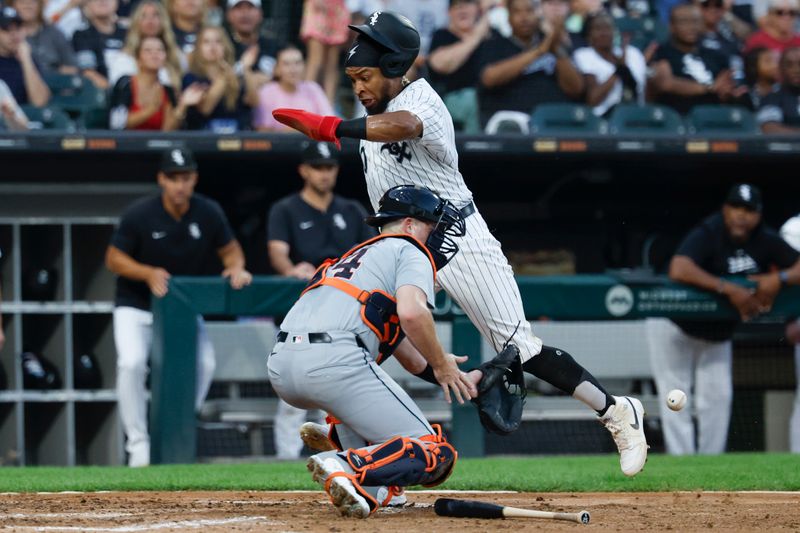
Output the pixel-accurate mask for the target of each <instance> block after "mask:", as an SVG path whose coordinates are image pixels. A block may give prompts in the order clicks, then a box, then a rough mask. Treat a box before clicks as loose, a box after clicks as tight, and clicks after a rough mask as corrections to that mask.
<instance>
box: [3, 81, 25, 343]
mask: <svg viewBox="0 0 800 533" xmlns="http://www.w3.org/2000/svg"><path fill="white" fill-rule="evenodd" d="M0 129H7V130H12V131H23V130H27V129H28V117H26V116H25V113H24V112H23V111H22V109H20V107H19V104H17V101H16V100H15V99H14V95H13V94H11V89H9V88H8V85H6V82H4V81H3V80H0ZM0 320H1V318H0ZM2 329H3V326H2V322H0V330H2ZM1 335H2V331H0V336H1ZM0 341H2V338H0ZM2 347H3V346H2V342H0V348H2Z"/></svg>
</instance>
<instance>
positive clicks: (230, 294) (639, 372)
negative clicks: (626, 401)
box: [150, 275, 800, 464]
mask: <svg viewBox="0 0 800 533" xmlns="http://www.w3.org/2000/svg"><path fill="white" fill-rule="evenodd" d="M731 281H736V282H740V283H746V282H745V281H743V280H731ZM518 283H519V286H520V292H521V293H522V298H523V303H524V306H525V313H526V315H527V316H528V317H529V318H536V319H537V323H536V324H535V325H534V329H535V331H536V332H537V334H538V335H540V336H541V337H543V338H545V339H547V343H548V344H551V345H555V346H559V347H561V348H564V349H565V350H567V351H569V352H570V353H572V354H573V355H574V356H575V357H576V358H577V359H578V360H579V361H580V362H581V364H583V365H584V366H585V367H586V368H587V369H589V370H590V371H591V372H592V373H593V374H595V375H596V376H597V377H598V379H600V380H601V381H603V382H605V383H608V380H610V379H622V380H623V381H625V382H628V383H630V382H631V380H638V379H646V378H648V377H649V376H650V370H649V360H648V358H647V357H646V353H647V352H646V348H644V347H643V345H642V344H638V343H640V342H644V339H643V335H641V334H640V332H639V330H638V329H637V328H639V327H643V321H642V319H644V318H647V317H650V316H667V317H680V318H696V319H709V318H717V319H719V318H729V317H732V316H734V311H733V309H732V308H731V307H730V306H729V305H728V303H727V301H725V300H722V299H720V298H718V297H717V295H715V294H711V293H706V292H703V291H697V290H694V289H692V288H688V287H684V286H680V285H675V284H672V283H670V282H668V281H666V280H665V279H664V278H652V279H643V278H635V279H625V278H624V277H620V276H619V275H617V276H599V275H598V276H594V275H584V276H541V277H519V278H518ZM302 287H303V284H302V282H298V281H293V280H287V279H285V278H274V277H260V278H256V279H255V280H254V282H253V285H251V286H250V287H247V288H245V289H243V290H241V291H234V290H232V289H231V288H230V287H229V285H228V284H227V283H226V281H225V280H223V279H221V278H217V277H214V278H181V277H176V278H173V279H172V280H171V281H170V292H169V293H168V294H167V296H166V297H164V298H161V299H154V300H153V313H154V327H153V331H154V342H153V355H152V360H151V371H152V372H151V392H152V403H151V409H150V426H151V454H152V457H151V459H152V461H153V463H155V464H158V463H186V462H194V461H195V460H196V431H197V427H196V417H195V412H194V406H193V400H192V398H194V388H195V380H194V379H193V378H194V375H195V370H194V369H195V353H194V351H195V347H196V335H197V330H196V328H197V323H196V320H195V316H196V314H197V313H200V314H216V315H227V316H277V315H283V314H285V313H286V312H287V311H288V309H289V308H290V307H291V305H292V304H293V303H294V301H295V300H296V298H297V296H298V294H299V293H300V291H301V290H302ZM440 296H444V297H445V298H444V301H443V302H441V303H442V305H437V309H436V310H435V315H436V317H437V319H438V320H447V321H450V322H451V323H452V326H450V328H451V331H450V335H447V334H446V332H442V333H441V334H442V336H443V339H447V338H451V339H452V345H451V346H449V348H450V349H451V350H452V351H453V352H454V353H457V354H465V355H470V356H471V360H470V362H469V363H468V365H470V364H473V365H474V364H478V363H479V361H480V354H481V352H482V350H481V348H480V346H481V342H482V341H481V338H480V335H479V334H478V332H477V330H475V328H474V327H473V326H472V325H471V324H470V323H469V320H468V319H467V318H466V317H465V316H464V315H463V313H462V312H461V311H460V310H459V309H457V308H456V307H455V306H454V305H453V304H452V302H449V301H448V300H447V298H446V295H444V294H443V293H440ZM437 303H439V302H437ZM798 315H800V287H789V288H786V289H784V290H782V291H781V293H780V294H779V296H778V299H777V300H776V302H775V305H774V306H773V310H772V316H798ZM553 318H557V319H559V320H563V321H564V322H553V321H551V320H550V319H553ZM601 320H602V321H606V322H604V323H602V324H596V323H595V322H596V321H601ZM581 322H583V323H581ZM439 327H440V328H441V327H442V326H441V325H440V326H439ZM576 327H581V328H590V329H589V330H585V329H584V330H581V331H580V332H578V331H577V330H575V329H574V328H576ZM591 328H600V329H598V330H597V331H596V333H595V334H592V333H591ZM212 329H213V328H212ZM238 333H239V334H238V335H236V334H234V336H233V337H232V339H231V338H229V339H228V340H225V341H220V342H221V344H220V345H219V346H218V356H217V360H218V365H219V366H218V376H223V375H225V374H224V373H228V374H227V375H228V376H233V377H237V376H238V377H241V376H242V375H243V374H246V375H247V377H248V378H251V377H252V376H265V374H266V372H265V370H264V361H265V357H266V354H267V351H268V349H269V347H271V345H272V343H271V339H272V338H274V326H273V329H272V330H271V331H267V330H264V331H258V332H255V333H254V336H253V338H252V339H251V343H250V346H252V347H251V348H246V350H245V342H246V341H245V335H244V334H243V333H242V331H239V332H238ZM251 333H252V332H251ZM216 335H218V334H217V333H216V332H214V333H212V336H216ZM220 335H222V334H220ZM595 335H596V336H595ZM602 338H606V339H608V341H606V342H599V341H598V339H602ZM611 341H614V342H611ZM215 342H217V341H216V340H215ZM615 342H616V344H615ZM262 343H263V347H260V346H261V345H262ZM231 345H233V346H237V345H239V346H240V347H241V348H242V350H243V352H242V353H245V352H246V353H247V354H249V355H247V356H246V357H247V358H248V359H249V363H248V364H249V365H251V366H247V367H246V366H244V363H242V362H241V360H240V359H239V357H240V356H238V355H237V356H233V357H230V358H228V357H226V354H225V352H226V351H228V348H227V347H229V346H231ZM256 350H259V352H258V353H257V354H256V356H255V357H253V356H252V352H253V351H256ZM483 352H484V356H486V355H487V354H488V355H490V356H491V354H492V353H493V352H492V351H489V352H487V351H486V348H484V350H483ZM231 353H235V350H233V351H232V352H231ZM166 354H169V357H167V356H166ZM624 354H628V355H626V356H625V357H621V355H624ZM612 355H613V356H612ZM226 359H229V360H230V362H231V364H230V365H228V364H227V362H226ZM237 361H239V362H237ZM389 363H390V362H387V364H389ZM391 363H392V364H396V362H391ZM244 369H247V370H244ZM387 371H389V373H390V374H392V375H395V376H398V377H399V378H401V381H403V380H408V379H410V380H412V381H410V382H407V383H408V384H409V386H410V387H411V388H412V390H413V389H414V388H415V387H423V388H422V389H420V391H414V392H415V394H414V396H415V397H416V396H422V394H421V392H423V391H424V390H425V389H424V387H428V388H431V389H434V390H435V387H434V386H430V385H427V384H424V383H423V384H417V383H414V382H419V380H418V379H417V378H415V377H412V376H408V375H407V374H405V373H404V371H402V370H401V369H399V368H395V369H393V368H392V367H391V366H389V367H387ZM230 372H233V374H231V373H230ZM401 374H402V375H401ZM412 383H413V384H412ZM404 384H405V383H404ZM609 388H610V390H611V392H614V393H625V392H628V391H627V390H620V389H618V388H617V387H616V386H609ZM230 390H231V391H233V392H235V390H236V389H235V386H234V385H231V389H230ZM418 392H419V394H418ZM637 395H639V396H642V395H641V394H639V393H637ZM529 398H530V399H529V401H528V405H527V407H526V410H525V415H524V417H525V419H528V420H538V419H542V418H543V417H554V418H555V417H559V418H562V419H563V418H569V417H577V418H591V417H592V416H593V414H592V413H591V411H589V410H588V409H585V408H584V407H583V406H581V405H579V404H578V403H577V402H576V401H575V400H573V399H571V398H564V397H539V396H531V397H529ZM418 399H420V406H421V407H422V408H423V411H425V412H426V414H428V415H429V416H430V417H431V418H432V419H433V420H434V421H437V420H438V421H443V422H445V421H448V420H450V421H451V422H452V424H451V430H450V432H449V436H450V439H451V440H452V441H453V442H454V443H455V444H456V446H457V447H458V449H459V451H460V452H461V453H462V454H463V455H464V456H475V455H483V453H484V448H483V447H484V443H483V439H479V438H475V436H476V435H481V434H482V432H483V429H482V428H481V427H480V425H479V422H478V419H477V418H478V417H477V414H476V411H475V409H474V408H473V407H472V406H470V405H466V406H459V405H457V404H455V405H453V406H452V407H449V406H447V404H445V403H444V402H443V401H442V400H440V399H438V398H432V402H433V403H428V402H427V399H426V398H424V397H423V398H418ZM644 399H645V404H646V408H647V409H648V412H649V413H650V414H651V415H654V414H655V413H656V412H657V409H656V408H655V402H656V399H655V397H652V396H651V397H648V396H647V394H645V395H644ZM249 402H250V400H247V399H243V398H241V397H238V398H237V397H236V395H235V394H231V395H229V397H228V398H225V399H224V400H223V401H219V402H216V403H209V405H207V406H205V407H204V410H203V415H204V416H208V417H217V418H218V419H219V420H224V419H227V420H228V421H234V420H238V421H239V422H241V423H252V424H256V423H265V422H269V420H270V416H273V417H274V403H273V404H272V405H271V404H270V402H263V401H261V400H259V401H258V403H249ZM436 402H438V406H437V403H436ZM442 407H445V410H444V411H442V410H441V408H442ZM270 413H272V415H271V414H270Z"/></svg>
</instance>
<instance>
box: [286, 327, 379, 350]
mask: <svg viewBox="0 0 800 533" xmlns="http://www.w3.org/2000/svg"><path fill="white" fill-rule="evenodd" d="M353 336H354V337H355V338H356V344H357V345H358V347H359V348H361V349H363V350H367V351H369V348H367V345H366V344H364V341H362V340H361V337H359V336H358V335H356V334H353ZM305 337H306V338H307V339H308V342H309V344H330V343H331V342H333V339H331V336H330V335H329V334H327V333H325V332H324V331H323V332H321V333H306V334H305ZM288 338H289V333H288V332H286V331H279V332H278V336H277V337H276V339H275V340H276V342H286V339H288ZM299 342H302V339H301V340H300V341H299Z"/></svg>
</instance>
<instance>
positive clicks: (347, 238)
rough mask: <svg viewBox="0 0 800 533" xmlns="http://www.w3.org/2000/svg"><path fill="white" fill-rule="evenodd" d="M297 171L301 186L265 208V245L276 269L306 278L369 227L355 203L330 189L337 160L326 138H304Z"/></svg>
mask: <svg viewBox="0 0 800 533" xmlns="http://www.w3.org/2000/svg"><path fill="white" fill-rule="evenodd" d="M297 172H298V173H299V174H300V177H302V178H303V189H302V190H301V191H300V192H299V193H295V194H291V195H289V196H286V197H285V198H282V199H280V200H278V201H277V202H275V203H274V204H273V205H272V207H271V208H270V210H269V217H268V223H267V224H268V225H267V248H268V251H269V260H270V264H271V265H272V268H274V269H275V271H276V272H277V273H278V274H280V275H282V276H292V277H296V278H299V279H311V276H312V275H313V274H314V271H315V270H316V268H317V267H318V266H319V265H320V263H322V262H323V261H324V260H325V259H328V258H330V257H338V256H340V255H341V254H342V253H344V252H346V251H347V250H349V249H350V248H352V247H353V246H354V245H356V244H358V243H360V242H362V241H365V240H367V239H368V238H370V237H372V236H374V235H375V232H374V230H373V229H372V228H370V227H369V226H367V225H366V224H365V223H364V217H366V216H367V213H366V211H365V209H364V207H363V206H362V205H361V204H360V203H358V202H357V201H355V200H350V199H347V198H342V197H341V196H337V195H335V194H334V193H333V188H334V187H335V186H336V177H337V175H338V174H339V162H338V161H337V159H336V156H335V155H334V152H333V150H332V148H331V146H330V145H329V144H328V143H324V142H311V143H309V144H308V146H306V147H305V149H304V151H303V156H302V163H300V165H299V166H298V167H297Z"/></svg>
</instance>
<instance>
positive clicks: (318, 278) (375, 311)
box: [303, 234, 436, 364]
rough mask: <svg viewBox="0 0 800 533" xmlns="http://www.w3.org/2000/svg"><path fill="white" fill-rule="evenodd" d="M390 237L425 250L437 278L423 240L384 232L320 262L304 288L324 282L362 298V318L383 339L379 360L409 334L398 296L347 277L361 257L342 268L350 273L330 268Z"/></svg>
mask: <svg viewBox="0 0 800 533" xmlns="http://www.w3.org/2000/svg"><path fill="white" fill-rule="evenodd" d="M390 237H394V238H403V239H405V240H408V241H409V242H411V243H412V244H414V245H415V246H417V247H418V248H419V249H420V250H421V251H423V252H424V253H425V255H426V257H428V259H429V260H430V262H431V266H432V267H433V272H434V278H435V276H436V266H435V264H434V262H433V258H432V257H431V255H430V252H429V251H428V249H427V248H425V246H424V245H423V244H422V243H420V242H419V241H418V240H416V239H415V238H414V237H412V236H410V235H403V234H384V235H379V236H377V237H374V238H372V239H369V240H368V241H365V242H363V243H361V244H359V245H357V246H355V247H354V248H352V249H351V250H349V251H348V252H347V253H346V254H344V255H343V256H342V257H341V258H339V259H328V260H327V261H325V262H324V263H322V265H320V267H319V268H318V269H317V271H316V272H315V273H314V277H313V278H311V281H310V282H309V284H308V286H307V287H306V289H305V290H304V291H303V294H305V293H306V292H308V291H310V290H312V289H315V288H317V287H320V286H322V285H327V286H328V287H333V288H335V289H338V290H340V291H342V292H344V293H346V294H348V295H350V296H352V297H353V298H355V299H356V300H358V302H359V303H360V304H361V320H363V321H364V323H365V324H366V325H367V327H369V329H370V330H372V332H373V333H375V335H376V336H377V337H378V340H380V356H379V358H378V361H377V362H378V363H379V364H380V363H381V362H383V361H384V360H386V358H388V357H390V356H391V355H392V353H393V352H394V350H395V348H397V345H398V344H400V343H401V342H402V340H403V339H404V338H405V334H404V333H403V330H402V329H401V327H400V318H399V317H398V316H397V300H396V299H395V298H394V297H393V296H392V295H391V294H389V293H387V292H385V291H382V290H380V289H374V290H372V291H367V290H363V289H360V288H358V287H356V286H355V285H353V284H352V283H349V282H347V281H345V279H349V278H350V277H352V274H353V270H354V269H357V268H358V266H360V264H358V262H357V261H356V266H354V267H351V268H348V269H345V270H344V271H343V272H342V274H344V273H346V275H342V276H340V273H337V274H334V275H333V276H329V275H328V269H329V268H330V267H331V266H334V265H344V264H347V263H349V262H351V261H352V258H353V257H358V256H357V255H356V254H357V253H358V252H359V250H363V249H364V248H365V247H366V246H368V245H371V244H373V243H375V242H376V241H378V240H381V239H386V238H390ZM360 253H361V254H363V253H364V252H363V251H362V252H360Z"/></svg>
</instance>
